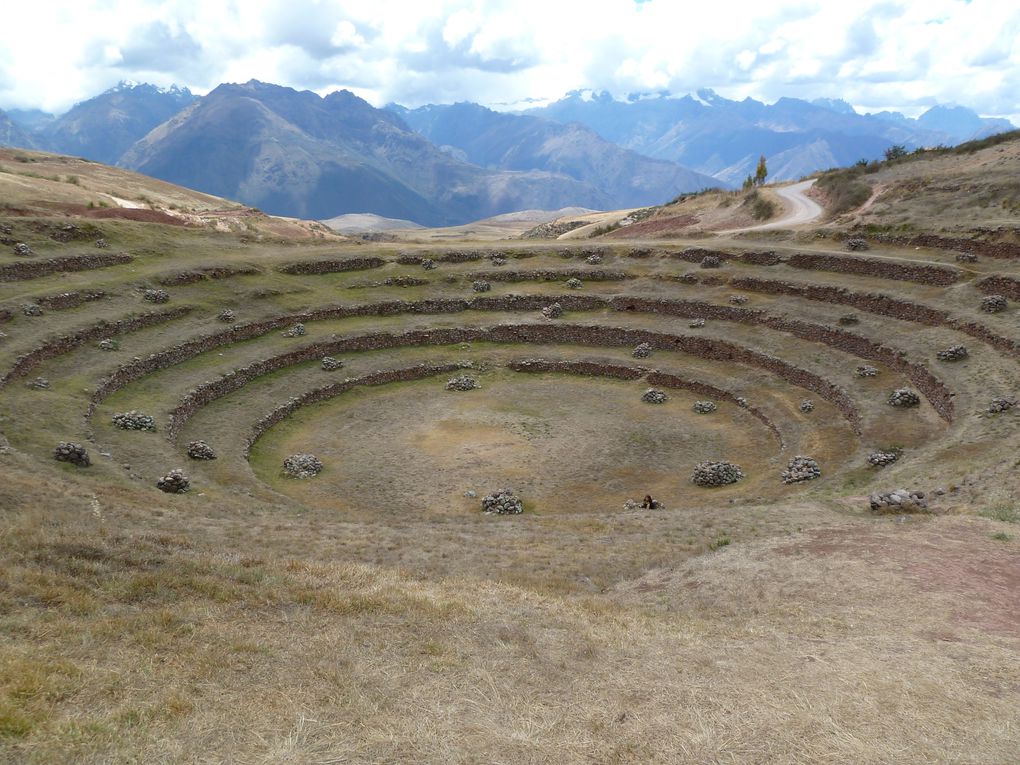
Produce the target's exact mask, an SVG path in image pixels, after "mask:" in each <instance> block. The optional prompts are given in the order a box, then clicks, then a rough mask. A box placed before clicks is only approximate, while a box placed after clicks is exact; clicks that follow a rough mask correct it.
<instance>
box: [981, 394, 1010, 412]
mask: <svg viewBox="0 0 1020 765" xmlns="http://www.w3.org/2000/svg"><path fill="white" fill-rule="evenodd" d="M1016 404H1017V400H1016V399H1015V398H1013V397H1012V396H998V397H996V398H993V399H992V403H990V404H989V405H988V413H989V414H1001V413H1002V412H1008V411H1009V410H1010V409H1012V408H1013V407H1014V406H1016Z"/></svg>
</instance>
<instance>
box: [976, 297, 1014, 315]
mask: <svg viewBox="0 0 1020 765" xmlns="http://www.w3.org/2000/svg"><path fill="white" fill-rule="evenodd" d="M1007 308H1009V301H1008V300H1006V297H1005V295H989V296H988V297H986V298H983V299H982V300H981V310H982V311H984V312H985V313H1001V312H1002V311H1005V310H1006V309H1007Z"/></svg>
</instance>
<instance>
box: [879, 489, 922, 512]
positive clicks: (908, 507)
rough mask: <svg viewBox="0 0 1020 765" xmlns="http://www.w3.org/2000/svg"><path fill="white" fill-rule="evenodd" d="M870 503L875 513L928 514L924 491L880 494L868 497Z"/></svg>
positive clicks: (900, 490) (900, 491)
mask: <svg viewBox="0 0 1020 765" xmlns="http://www.w3.org/2000/svg"><path fill="white" fill-rule="evenodd" d="M868 503H869V504H870V506H871V512H873V513H926V512H928V500H927V498H925V496H924V492H923V491H907V490H906V489H896V490H895V491H887V492H879V493H876V494H872V495H871V496H870V497H868Z"/></svg>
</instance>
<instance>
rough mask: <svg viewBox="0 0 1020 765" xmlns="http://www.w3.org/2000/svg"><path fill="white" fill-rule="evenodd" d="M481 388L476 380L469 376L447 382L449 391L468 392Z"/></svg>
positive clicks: (459, 376) (457, 377) (460, 376)
mask: <svg viewBox="0 0 1020 765" xmlns="http://www.w3.org/2000/svg"><path fill="white" fill-rule="evenodd" d="M480 387H481V386H480V385H479V384H478V381H477V380H476V379H475V378H473V377H468V376H467V375H457V376H456V377H451V378H450V379H449V380H447V381H446V389H447V390H457V391H467V390H474V389H475V388H480Z"/></svg>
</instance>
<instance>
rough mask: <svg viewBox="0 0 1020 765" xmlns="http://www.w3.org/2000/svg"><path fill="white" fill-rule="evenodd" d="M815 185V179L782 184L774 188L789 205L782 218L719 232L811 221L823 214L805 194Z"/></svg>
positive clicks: (761, 229)
mask: <svg viewBox="0 0 1020 765" xmlns="http://www.w3.org/2000/svg"><path fill="white" fill-rule="evenodd" d="M814 185H815V179H814V178H812V179H811V180H809V181H801V182H800V183H794V184H793V185H792V186H781V187H779V188H776V189H774V191H775V192H776V194H778V195H779V196H781V197H782V198H783V202H784V203H786V206H787V207H788V212H787V213H786V214H785V215H783V217H781V218H777V219H776V220H773V221H769V222H768V223H762V224H761V225H758V226H745V227H743V228H731V229H729V230H727V231H718V232H716V233H719V234H738V233H740V232H742V231H764V230H765V229H769V228H789V227H790V226H799V225H801V224H803V223H811V222H812V221H814V220H817V219H818V218H819V217H820V216H821V214H822V207H821V205H819V204H818V203H817V202H816V201H815V200H813V199H811V198H810V197H808V196H806V195H805V193H804V192H805V191H807V190H808V189H810V188H811V187H812V186H814Z"/></svg>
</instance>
